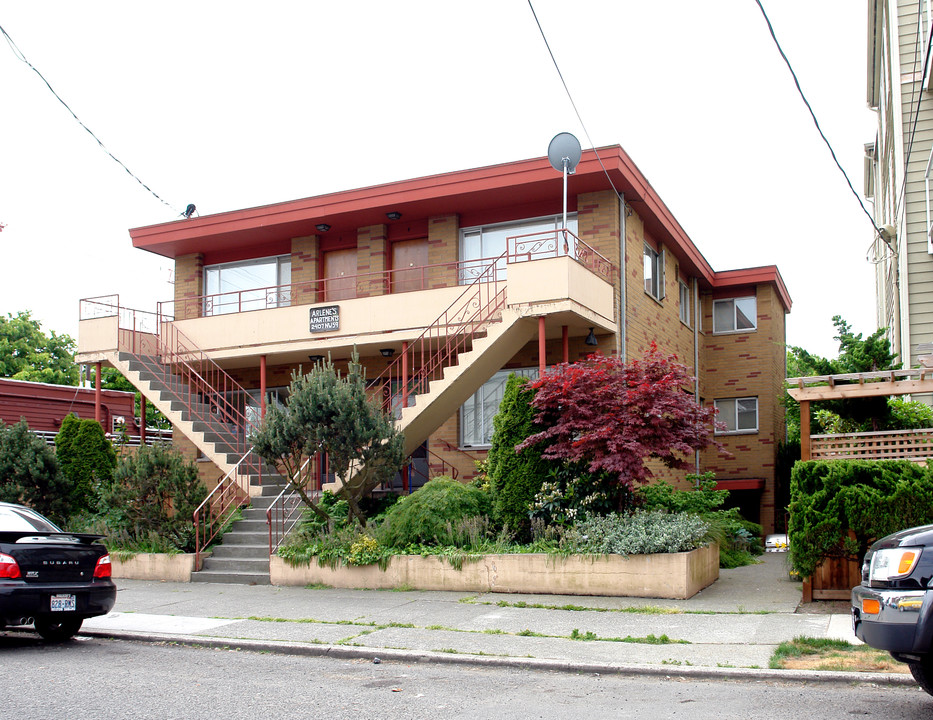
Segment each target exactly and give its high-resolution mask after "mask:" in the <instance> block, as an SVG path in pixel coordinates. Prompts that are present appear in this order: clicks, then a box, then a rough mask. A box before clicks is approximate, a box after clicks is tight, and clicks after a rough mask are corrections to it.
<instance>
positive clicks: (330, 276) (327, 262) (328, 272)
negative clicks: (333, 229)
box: [324, 248, 356, 302]
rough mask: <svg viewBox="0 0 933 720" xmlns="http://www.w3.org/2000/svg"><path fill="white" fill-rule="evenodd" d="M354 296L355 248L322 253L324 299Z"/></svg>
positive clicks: (346, 298)
mask: <svg viewBox="0 0 933 720" xmlns="http://www.w3.org/2000/svg"><path fill="white" fill-rule="evenodd" d="M355 297H356V248H347V249H346V250H331V251H329V252H325V253H324V301H325V302H329V301H331V300H349V299H351V298H355Z"/></svg>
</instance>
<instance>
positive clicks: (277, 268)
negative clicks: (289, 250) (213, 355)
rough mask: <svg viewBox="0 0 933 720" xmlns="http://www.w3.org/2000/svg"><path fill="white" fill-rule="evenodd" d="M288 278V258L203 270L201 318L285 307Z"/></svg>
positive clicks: (282, 256) (217, 266) (234, 263)
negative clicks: (203, 315)
mask: <svg viewBox="0 0 933 720" xmlns="http://www.w3.org/2000/svg"><path fill="white" fill-rule="evenodd" d="M291 277H292V259H291V256H289V255H281V256H278V257H265V258H258V259H256V260H244V261H242V262H233V263H223V264H220V265H208V266H206V267H205V268H204V294H205V296H206V297H205V298H204V314H205V315H224V314H227V313H236V312H246V311H247V310H264V309H266V308H274V307H287V306H288V305H289V304H290V303H291V288H290V287H288V285H289V283H290V282H291ZM283 286H286V287H283Z"/></svg>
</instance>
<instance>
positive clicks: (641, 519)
mask: <svg viewBox="0 0 933 720" xmlns="http://www.w3.org/2000/svg"><path fill="white" fill-rule="evenodd" d="M708 536H709V525H708V524H707V523H706V522H704V521H703V520H702V519H700V518H699V517H697V516H696V515H688V514H686V513H677V514H668V513H663V512H656V511H653V512H645V511H637V512H635V513H633V514H631V515H619V514H612V515H603V516H593V517H589V518H587V519H586V520H583V521H582V522H580V523H578V524H577V525H576V526H575V527H574V528H572V529H570V530H569V531H568V532H567V534H566V535H565V536H564V548H565V549H566V550H568V551H569V552H572V553H583V554H600V555H605V554H616V555H648V554H652V553H675V552H685V551H688V550H695V549H696V548H698V547H702V546H703V545H705V544H706V543H707V542H708Z"/></svg>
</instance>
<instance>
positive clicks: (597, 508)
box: [531, 463, 633, 526]
mask: <svg viewBox="0 0 933 720" xmlns="http://www.w3.org/2000/svg"><path fill="white" fill-rule="evenodd" d="M632 497H633V495H632V491H631V489H629V488H628V487H625V486H623V485H620V484H619V483H618V482H617V481H616V479H615V478H614V477H613V476H612V475H611V474H610V473H607V472H596V473H591V472H589V471H587V469H586V463H566V464H563V465H556V466H555V465H552V466H551V468H550V470H549V471H548V475H547V479H546V480H545V481H544V482H543V483H541V489H540V490H539V491H538V492H537V493H536V494H535V497H534V501H533V503H532V506H531V517H532V519H538V520H542V521H543V522H545V523H546V524H549V525H559V526H568V525H573V524H574V523H575V522H578V521H580V520H582V519H583V518H585V517H588V516H590V515H606V514H609V513H612V512H619V511H625V510H628V509H629V508H630V506H631V503H632Z"/></svg>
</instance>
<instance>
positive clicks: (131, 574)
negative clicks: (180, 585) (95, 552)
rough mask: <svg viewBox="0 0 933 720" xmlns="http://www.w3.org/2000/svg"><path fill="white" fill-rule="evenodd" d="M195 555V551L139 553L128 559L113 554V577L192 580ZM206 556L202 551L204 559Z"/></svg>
mask: <svg viewBox="0 0 933 720" xmlns="http://www.w3.org/2000/svg"><path fill="white" fill-rule="evenodd" d="M194 557H195V556H194V553H187V554H184V553H179V554H177V555H168V554H164V553H139V554H137V555H134V556H133V557H131V558H128V559H126V560H120V559H119V558H117V557H116V556H115V555H111V556H110V562H111V563H112V564H113V577H115V578H126V579H128V580H165V581H167V582H191V573H192V572H193V571H194ZM204 557H205V556H204V554H203V553H202V555H201V559H202V561H203V559H204Z"/></svg>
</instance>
